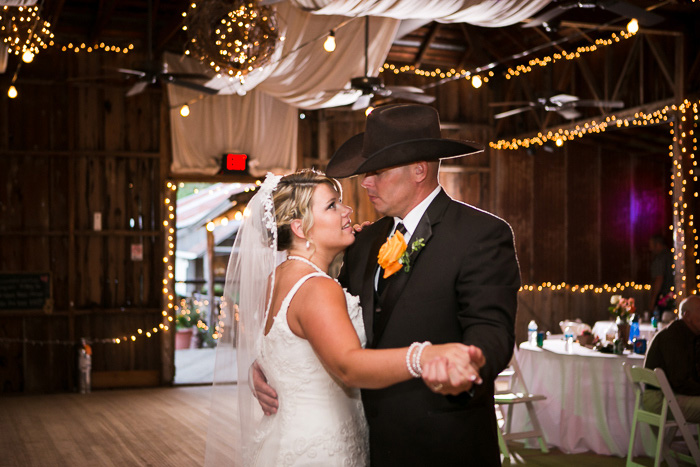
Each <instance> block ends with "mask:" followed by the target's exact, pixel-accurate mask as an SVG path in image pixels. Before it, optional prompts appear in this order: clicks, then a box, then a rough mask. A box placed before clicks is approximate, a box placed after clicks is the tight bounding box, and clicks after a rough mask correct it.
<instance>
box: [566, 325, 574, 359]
mask: <svg viewBox="0 0 700 467" xmlns="http://www.w3.org/2000/svg"><path fill="white" fill-rule="evenodd" d="M564 339H565V340H566V344H565V345H564V350H565V351H566V352H567V353H574V331H573V330H572V329H571V326H567V327H566V328H564Z"/></svg>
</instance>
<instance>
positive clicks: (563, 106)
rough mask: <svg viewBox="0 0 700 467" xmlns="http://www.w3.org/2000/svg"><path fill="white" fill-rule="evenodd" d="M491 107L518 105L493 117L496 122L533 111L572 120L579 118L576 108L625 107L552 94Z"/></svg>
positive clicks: (614, 103)
mask: <svg viewBox="0 0 700 467" xmlns="http://www.w3.org/2000/svg"><path fill="white" fill-rule="evenodd" d="M489 105H490V106H491V107H498V106H512V105H519V106H521V107H517V108H515V109H511V110H506V111H505V112H501V113H497V114H496V115H494V116H493V118H495V119H496V120H498V119H501V118H506V117H510V116H513V115H517V114H519V113H522V112H527V111H528V110H531V109H532V110H534V109H538V108H540V109H544V110H546V111H548V112H557V113H558V114H559V115H561V116H562V117H564V118H566V119H568V120H573V119H575V118H578V117H580V116H581V113H580V112H579V111H578V110H576V107H603V108H612V109H620V108H622V107H624V106H625V104H624V102H622V101H600V100H583V99H579V98H578V97H576V96H572V95H569V94H561V93H560V94H553V95H552V96H549V97H538V98H537V99H536V100H535V101H513V102H493V103H491V104H489Z"/></svg>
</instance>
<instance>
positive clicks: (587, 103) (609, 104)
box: [574, 100, 625, 109]
mask: <svg viewBox="0 0 700 467" xmlns="http://www.w3.org/2000/svg"><path fill="white" fill-rule="evenodd" d="M624 106H625V103H624V102H622V101H596V100H580V101H577V102H575V103H574V107H604V108H609V109H621V108H623V107H624Z"/></svg>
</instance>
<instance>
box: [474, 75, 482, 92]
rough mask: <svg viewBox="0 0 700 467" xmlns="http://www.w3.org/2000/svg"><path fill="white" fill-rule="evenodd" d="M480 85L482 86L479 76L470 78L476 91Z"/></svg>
mask: <svg viewBox="0 0 700 467" xmlns="http://www.w3.org/2000/svg"><path fill="white" fill-rule="evenodd" d="M481 84H482V81H481V76H479V75H475V76H474V77H473V78H472V86H474V87H475V88H477V89H478V88H480V87H481Z"/></svg>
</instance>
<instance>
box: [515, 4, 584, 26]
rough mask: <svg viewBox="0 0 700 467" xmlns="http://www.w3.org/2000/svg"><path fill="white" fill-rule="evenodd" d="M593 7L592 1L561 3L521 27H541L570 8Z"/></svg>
mask: <svg viewBox="0 0 700 467" xmlns="http://www.w3.org/2000/svg"><path fill="white" fill-rule="evenodd" d="M595 6H596V2H594V1H588V2H583V1H573V2H567V3H562V4H561V5H558V6H557V7H555V8H552V9H551V10H549V11H546V12H544V13H542V14H541V15H539V16H536V17H535V18H533V19H532V21H529V22H528V23H527V24H524V25H523V27H524V28H534V27H535V26H540V25H542V23H548V22H550V21H551V20H552V19H554V18H556V17H557V16H559V15H561V14H563V13H564V12H565V11H567V10H570V9H572V8H595Z"/></svg>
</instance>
